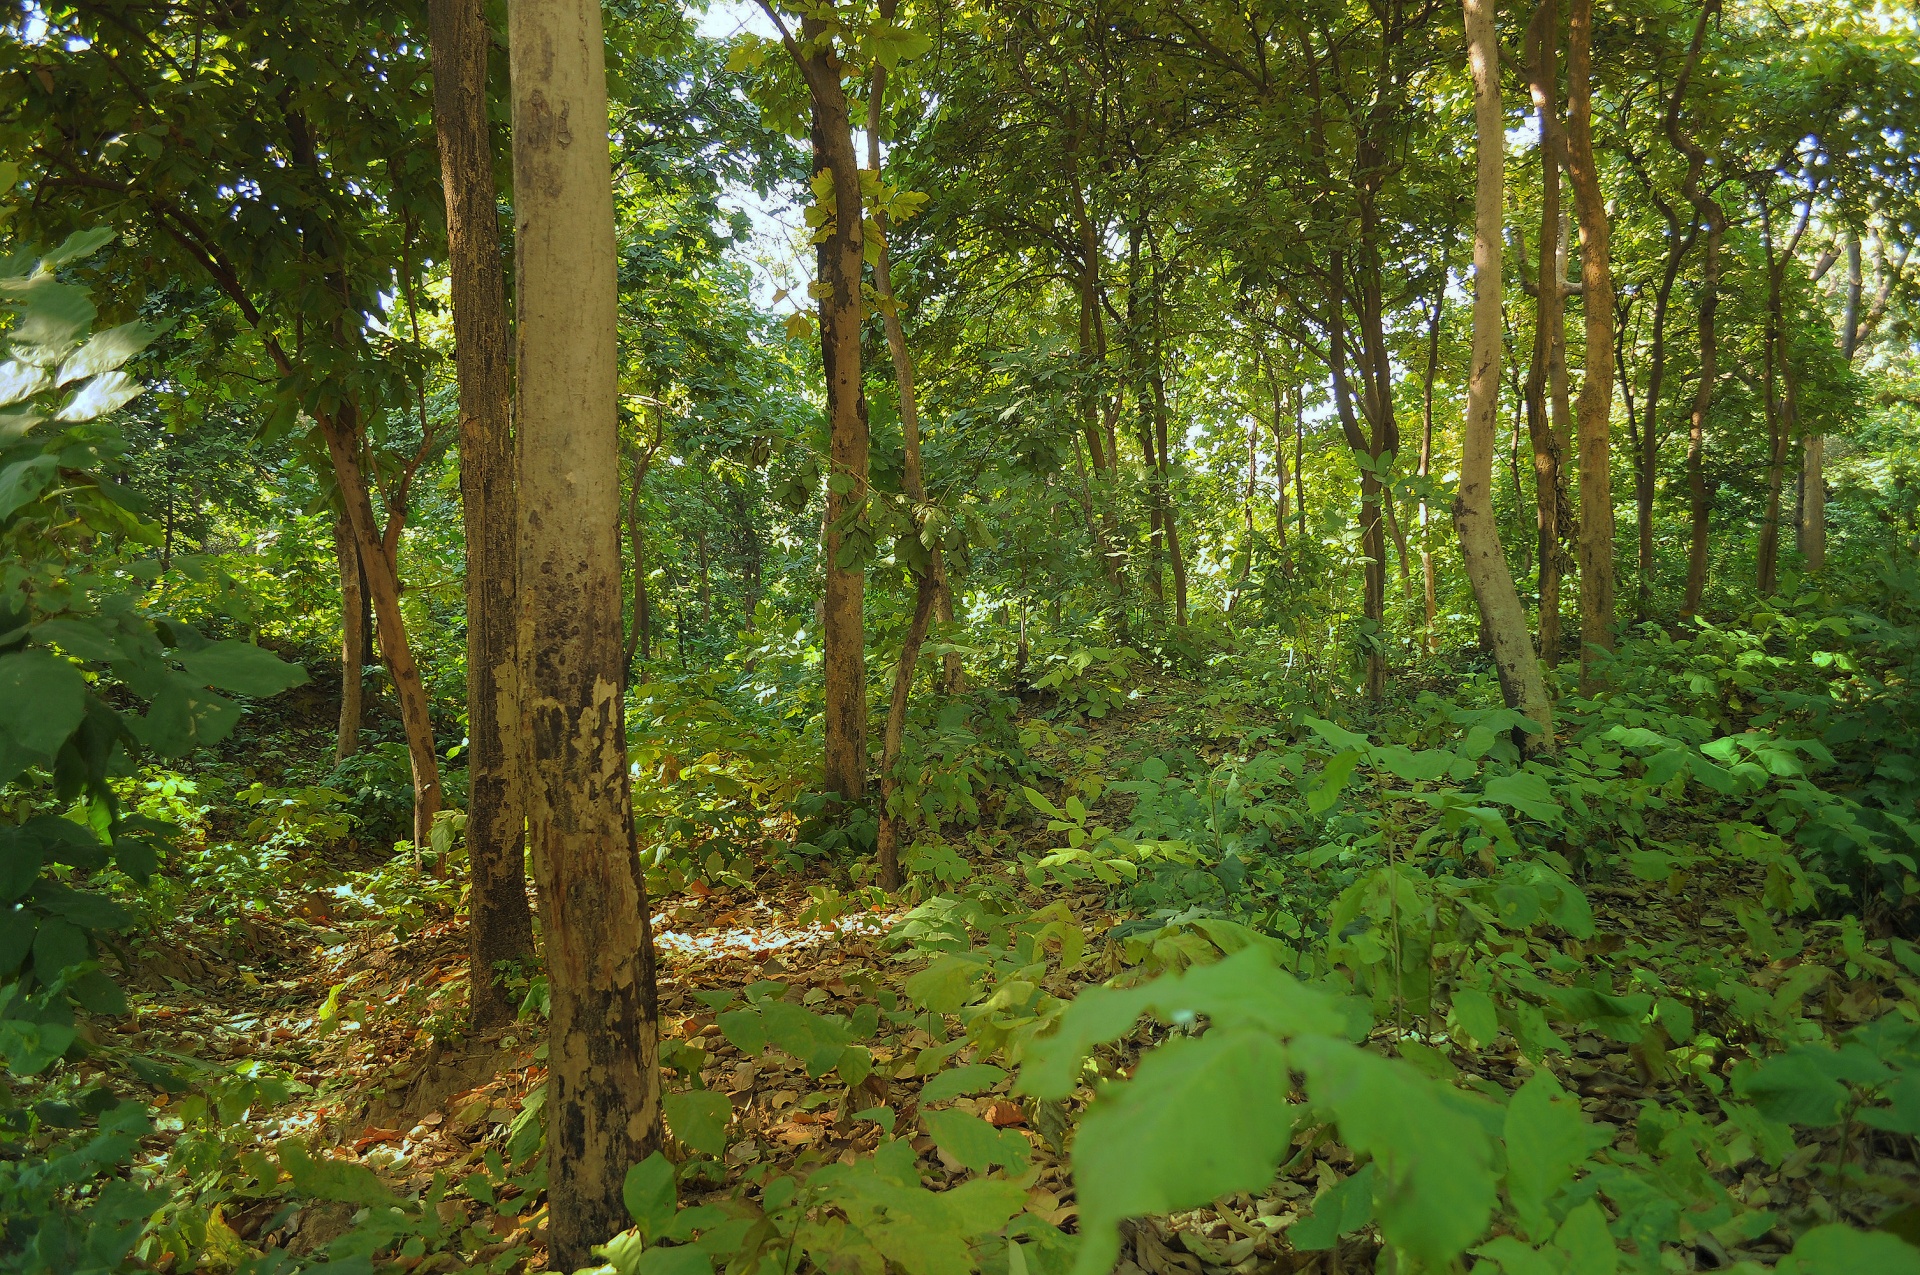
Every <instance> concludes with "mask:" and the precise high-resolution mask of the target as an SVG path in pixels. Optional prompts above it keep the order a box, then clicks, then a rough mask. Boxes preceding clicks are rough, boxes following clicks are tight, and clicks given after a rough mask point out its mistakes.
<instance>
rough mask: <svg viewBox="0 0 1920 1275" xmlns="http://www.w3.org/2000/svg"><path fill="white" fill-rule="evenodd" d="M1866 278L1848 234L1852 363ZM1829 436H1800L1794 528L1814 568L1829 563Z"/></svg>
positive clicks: (1846, 330)
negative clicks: (1798, 484)
mask: <svg viewBox="0 0 1920 1275" xmlns="http://www.w3.org/2000/svg"><path fill="white" fill-rule="evenodd" d="M1865 287H1866V278H1865V275H1864V273H1863V272H1862V270H1861V267H1860V236H1859V234H1858V233H1856V232H1852V231H1849V232H1848V234H1847V291H1846V300H1845V303H1844V304H1843V306H1842V308H1841V312H1840V357H1841V358H1843V359H1845V360H1846V361H1847V362H1848V363H1852V362H1853V356H1854V354H1855V353H1856V352H1858V350H1859V348H1860V327H1861V324H1860V303H1861V300H1862V298H1863V296H1864V294H1865ZM1826 443H1827V440H1826V439H1825V438H1824V437H1823V436H1821V435H1819V434H1816V433H1814V432H1813V431H1811V430H1809V431H1807V433H1806V434H1805V435H1803V436H1802V437H1801V440H1800V517H1799V518H1798V520H1797V525H1796V527H1795V529H1794V540H1795V541H1796V543H1797V545H1798V547H1799V550H1800V557H1801V559H1802V560H1803V561H1804V562H1805V563H1806V566H1807V570H1808V571H1811V572H1819V571H1824V570H1825V569H1826V566H1827V476H1826V467H1825V461H1826Z"/></svg>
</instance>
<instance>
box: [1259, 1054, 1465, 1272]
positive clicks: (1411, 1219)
mask: <svg viewBox="0 0 1920 1275" xmlns="http://www.w3.org/2000/svg"><path fill="white" fill-rule="evenodd" d="M1292 1057H1293V1063H1294V1065H1295V1066H1296V1067H1299V1068H1300V1069H1301V1070H1303V1071H1305V1072H1306V1073H1307V1093H1308V1096H1309V1097H1310V1098H1311V1099H1312V1100H1313V1102H1314V1105H1316V1106H1319V1107H1324V1108H1326V1109H1328V1110H1330V1111H1332V1112H1333V1114H1334V1117H1335V1120H1336V1122H1337V1123H1338V1125H1339V1128H1340V1138H1341V1140H1342V1141H1343V1142H1345V1143H1346V1144H1347V1145H1348V1146H1349V1147H1352V1148H1353V1149H1354V1150H1355V1151H1360V1152H1365V1153H1366V1154H1367V1155H1370V1156H1372V1157H1373V1159H1374V1161H1375V1163H1376V1164H1377V1165H1378V1166H1379V1176H1378V1178H1377V1179H1376V1186H1375V1196H1374V1214H1375V1216H1376V1217H1378V1218H1379V1219H1380V1233H1381V1235H1382V1236H1384V1237H1385V1238H1386V1240H1387V1241H1388V1242H1389V1243H1391V1244H1395V1245H1397V1246H1399V1247H1400V1248H1403V1249H1406V1250H1407V1251H1408V1252H1410V1253H1412V1254H1413V1255H1414V1256H1416V1257H1418V1258H1420V1259H1421V1260H1422V1261H1423V1262H1425V1263H1426V1264H1427V1265H1428V1266H1431V1267H1435V1268H1444V1267H1445V1266H1446V1265H1447V1263H1449V1262H1451V1261H1452V1260H1453V1259H1454V1258H1455V1257H1456V1256H1458V1255H1459V1254H1460V1253H1462V1252H1464V1251H1465V1250H1466V1248H1467V1246H1468V1245H1469V1244H1472V1243H1473V1242H1474V1241H1475V1240H1477V1239H1479V1238H1480V1237H1481V1235H1483V1234H1484V1233H1485V1232H1486V1229H1487V1222H1488V1219H1489V1218H1490V1217H1491V1216H1492V1213H1493V1206H1494V1202H1495V1198H1496V1196H1495V1190H1494V1177H1493V1169H1492V1162H1493V1145H1492V1139H1491V1138H1490V1137H1489V1135H1488V1134H1487V1131H1486V1129H1485V1128H1484V1127H1483V1126H1482V1124H1481V1122H1480V1121H1479V1120H1477V1119H1475V1118H1474V1116H1472V1115H1470V1114H1468V1113H1467V1111H1466V1110H1464V1105H1465V1104H1466V1102H1467V1101H1468V1099H1467V1098H1466V1096H1465V1095H1464V1094H1460V1093H1458V1092H1456V1091H1453V1090H1449V1089H1446V1088H1444V1087H1443V1086H1441V1085H1439V1084H1437V1083H1436V1082H1434V1081H1431V1080H1428V1079H1427V1078H1426V1077H1425V1076H1422V1075H1421V1074H1420V1073H1419V1072H1417V1071H1415V1070H1414V1069H1413V1068H1412V1067H1410V1066H1408V1065H1407V1064H1405V1063H1402V1062H1397V1061H1393V1060H1390V1059H1386V1058H1382V1057H1380V1056H1379V1055H1378V1054H1375V1053H1372V1052H1370V1051H1368V1050H1365V1049H1360V1048H1356V1047H1355V1046H1352V1045H1349V1044H1346V1043H1345V1042H1343V1041H1337V1040H1329V1039H1326V1038H1324V1037H1318V1036H1311V1037H1304V1038H1302V1039H1300V1040H1297V1041H1295V1042H1294V1044H1293V1048H1292Z"/></svg>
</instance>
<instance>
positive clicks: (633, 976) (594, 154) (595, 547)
mask: <svg viewBox="0 0 1920 1275" xmlns="http://www.w3.org/2000/svg"><path fill="white" fill-rule="evenodd" d="M510 23H511V41H510V44H511V48H512V61H513V160H514V163H513V171H514V183H513V184H514V190H515V193H516V197H515V201H514V204H515V207H514V212H515V217H516V220H517V226H518V233H517V235H516V244H515V248H516V252H515V259H516V263H517V269H518V280H517V283H518V305H517V306H516V311H517V314H518V318H519V358H518V371H519V408H518V412H517V419H516V427H517V432H518V443H519V480H520V579H521V581H523V582H524V584H525V587H523V588H522V589H521V591H520V650H521V655H522V672H521V677H522V682H521V694H522V699H521V723H522V731H523V735H524V738H525V741H526V742H525V749H526V751H525V754H524V755H525V758H526V770H525V780H526V798H527V827H528V844H529V845H530V847H531V849H532V853H533V862H534V865H535V869H536V872H537V874H538V877H539V884H540V911H541V917H540V920H541V929H542V933H543V935H544V937H545V941H546V967H547V979H548V986H549V988H550V990H551V994H552V1018H551V1022H550V1024H549V1027H548V1033H547V1045H548V1050H549V1056H548V1063H547V1065H548V1079H547V1086H548V1087H547V1122H546V1123H547V1148H548V1173H549V1179H548V1182H549V1184H548V1188H547V1192H548V1197H547V1198H548V1201H549V1208H550V1213H549V1237H550V1238H549V1240H548V1247H549V1251H550V1254H551V1256H550V1258H549V1264H550V1265H551V1266H552V1268H553V1269H555V1270H575V1269H577V1268H579V1267H581V1266H587V1265H592V1264H593V1263H594V1258H593V1256H592V1254H591V1251H590V1250H591V1248H592V1246H593V1245H595V1244H599V1243H604V1242H605V1241H606V1239H607V1238H608V1237H609V1236H611V1235H613V1234H614V1233H616V1232H617V1231H620V1230H622V1229H623V1228H625V1227H626V1226H627V1225H628V1224H629V1223H630V1220H631V1219H630V1218H629V1217H628V1214H627V1209H626V1205H625V1204H624V1202H623V1200H622V1194H621V1191H622V1186H623V1184H624V1182H625V1179H626V1174H627V1170H628V1169H630V1168H631V1167H632V1166H633V1165H635V1164H637V1163H639V1162H640V1161H641V1160H644V1159H645V1158H646V1157H647V1156H648V1155H649V1154H651V1153H652V1152H653V1151H654V1150H655V1149H656V1148H658V1147H659V1145H660V1094H659V1071H658V1067H659V1064H658V1039H657V1027H656V1023H655V1019H656V1016H657V1014H658V997H657V994H656V990H655V983H654V968H653V944H652V936H651V934H650V933H649V929H648V909H647V899H646V886H645V880H644V877H643V875H642V872H641V868H640V859H639V855H638V854H637V853H636V847H635V844H634V831H633V811H632V792H631V789H630V787H629V779H628V771H627V747H626V723H625V713H624V711H623V708H622V704H621V686H622V683H623V682H624V680H625V679H624V671H623V669H622V665H621V657H622V654H623V652H622V649H621V634H620V613H621V609H622V607H621V601H622V600H621V588H620V547H619V542H618V541H617V539H616V538H615V530H614V528H615V524H616V522H617V520H618V515H619V502H620V483H619V474H620V465H619V446H620V444H619V437H618V430H617V424H616V421H617V411H616V402H617V385H616V372H617V365H616V353H615V349H614V329H615V325H616V323H617V322H618V300H617V284H616V279H615V259H614V222H613V185H612V173H611V166H610V155H609V148H608V142H607V134H606V119H607V98H606V70H605V64H604V49H605V45H604V43H603V40H602V35H601V26H600V8H599V5H598V4H597V3H590V2H589V0H516V3H515V4H514V5H513V6H512V8H511V10H510Z"/></svg>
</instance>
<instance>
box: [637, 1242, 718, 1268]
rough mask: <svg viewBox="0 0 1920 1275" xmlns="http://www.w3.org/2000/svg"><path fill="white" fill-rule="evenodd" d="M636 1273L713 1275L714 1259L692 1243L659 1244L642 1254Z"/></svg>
mask: <svg viewBox="0 0 1920 1275" xmlns="http://www.w3.org/2000/svg"><path fill="white" fill-rule="evenodd" d="M633 1269H634V1272H635V1275H713V1259H712V1258H711V1257H709V1256H707V1254H706V1253H705V1252H704V1251H703V1250H701V1249H699V1248H696V1247H694V1246H693V1245H691V1244H675V1245H672V1246H666V1245H659V1246H654V1247H650V1248H648V1249H647V1251H646V1252H644V1253H642V1254H640V1262H639V1264H638V1265H637V1266H635V1267H634V1268H633Z"/></svg>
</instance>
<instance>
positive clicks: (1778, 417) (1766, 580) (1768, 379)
mask: <svg viewBox="0 0 1920 1275" xmlns="http://www.w3.org/2000/svg"><path fill="white" fill-rule="evenodd" d="M1760 246H1761V251H1762V253H1763V254H1764V256H1765V258H1766V266H1767V325H1766V331H1765V332H1764V333H1763V334H1762V336H1761V340H1760V366H1761V386H1762V389H1761V396H1762V397H1763V398H1764V399H1765V402H1764V403H1763V404H1762V406H1763V407H1764V409H1765V416H1766V421H1767V480H1766V503H1765V506H1764V508H1763V512H1762V514H1761V516H1760V544H1759V550H1758V552H1757V553H1756V554H1755V561H1754V587H1755V588H1756V589H1757V590H1758V591H1759V593H1760V596H1761V597H1769V596H1771V595H1772V594H1773V592H1774V590H1775V589H1776V588H1777V587H1778V585H1779V574H1780V491H1781V487H1782V486H1783V485H1784V481H1785V477H1786V469H1787V444H1788V441H1789V440H1788V435H1787V423H1786V420H1785V413H1784V412H1783V411H1782V409H1781V404H1780V392H1779V381H1780V376H1779V364H1780V361H1781V358H1782V356H1783V354H1784V353H1785V336H1786V333H1785V330H1784V326H1783V324H1782V322H1781V317H1782V316H1781V309H1782V306H1781V295H1780V294H1781V291H1782V285H1783V283H1784V282H1785V281H1784V280H1783V279H1782V278H1781V276H1782V275H1783V274H1784V273H1785V271H1786V261H1785V260H1784V259H1782V258H1781V257H1780V256H1779V254H1778V253H1776V252H1775V251H1774V243H1773V210H1772V208H1771V207H1770V206H1769V204H1768V203H1767V193H1766V191H1764V190H1762V191H1761V192H1760Z"/></svg>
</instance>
